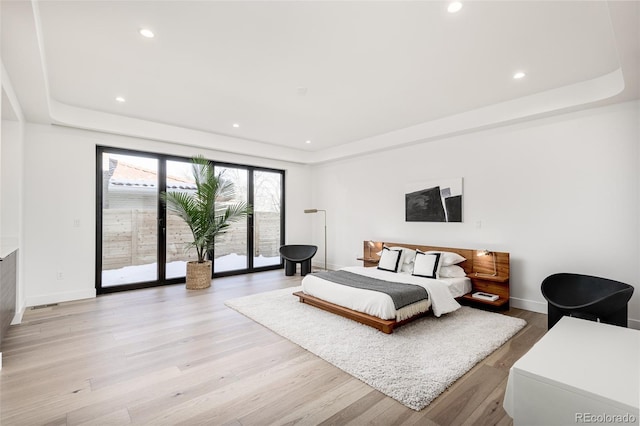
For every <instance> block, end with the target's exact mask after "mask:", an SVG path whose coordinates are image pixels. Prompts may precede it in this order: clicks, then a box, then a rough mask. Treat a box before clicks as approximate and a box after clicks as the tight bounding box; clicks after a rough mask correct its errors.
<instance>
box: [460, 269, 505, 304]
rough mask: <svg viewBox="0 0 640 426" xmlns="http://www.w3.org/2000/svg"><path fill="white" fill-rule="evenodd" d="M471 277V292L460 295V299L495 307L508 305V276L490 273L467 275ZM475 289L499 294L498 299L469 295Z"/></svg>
mask: <svg viewBox="0 0 640 426" xmlns="http://www.w3.org/2000/svg"><path fill="white" fill-rule="evenodd" d="M468 277H469V278H470V279H471V286H472V290H471V293H467V294H465V295H464V296H462V299H464V300H466V301H470V302H473V303H478V304H482V305H489V306H493V307H496V308H504V309H506V308H508V307H509V277H501V276H495V277H493V276H490V275H475V274H473V275H468ZM476 291H482V292H484V293H491V294H496V295H498V296H500V297H499V298H498V300H494V301H491V300H484V299H476V298H474V297H471V294H473V293H475V292H476Z"/></svg>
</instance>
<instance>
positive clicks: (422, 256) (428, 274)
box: [411, 250, 440, 279]
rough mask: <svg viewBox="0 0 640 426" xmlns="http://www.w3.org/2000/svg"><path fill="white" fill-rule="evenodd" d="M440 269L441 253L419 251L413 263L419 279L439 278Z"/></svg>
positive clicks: (415, 273)
mask: <svg viewBox="0 0 640 426" xmlns="http://www.w3.org/2000/svg"><path fill="white" fill-rule="evenodd" d="M439 269H440V253H424V252H421V251H420V250H418V251H417V252H416V260H414V262H413V273H412V274H411V275H415V276H417V277H425V278H433V279H436V278H438V270H439Z"/></svg>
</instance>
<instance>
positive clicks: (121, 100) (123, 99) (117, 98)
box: [116, 96, 127, 104]
mask: <svg viewBox="0 0 640 426" xmlns="http://www.w3.org/2000/svg"><path fill="white" fill-rule="evenodd" d="M116 102H120V103H121V104H122V103H125V102H127V100H126V99H125V98H123V97H122V96H116Z"/></svg>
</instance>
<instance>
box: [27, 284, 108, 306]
mask: <svg viewBox="0 0 640 426" xmlns="http://www.w3.org/2000/svg"><path fill="white" fill-rule="evenodd" d="M94 297H96V289H95V288H92V289H87V290H78V291H68V292H65V293H52V294H43V295H40V296H34V297H27V302H26V306H40V305H50V304H52V303H60V302H70V301H72V300H81V299H93V298H94Z"/></svg>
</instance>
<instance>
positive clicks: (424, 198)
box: [404, 178, 462, 222]
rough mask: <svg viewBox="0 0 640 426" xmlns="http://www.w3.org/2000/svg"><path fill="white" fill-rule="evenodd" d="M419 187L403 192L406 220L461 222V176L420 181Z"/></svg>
mask: <svg viewBox="0 0 640 426" xmlns="http://www.w3.org/2000/svg"><path fill="white" fill-rule="evenodd" d="M413 186H417V185H413ZM419 187H420V188H422V189H417V190H410V192H407V193H405V196H404V197H405V220H406V221H407V222H462V178H454V179H442V180H437V181H433V182H428V183H422V184H420V186H419Z"/></svg>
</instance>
